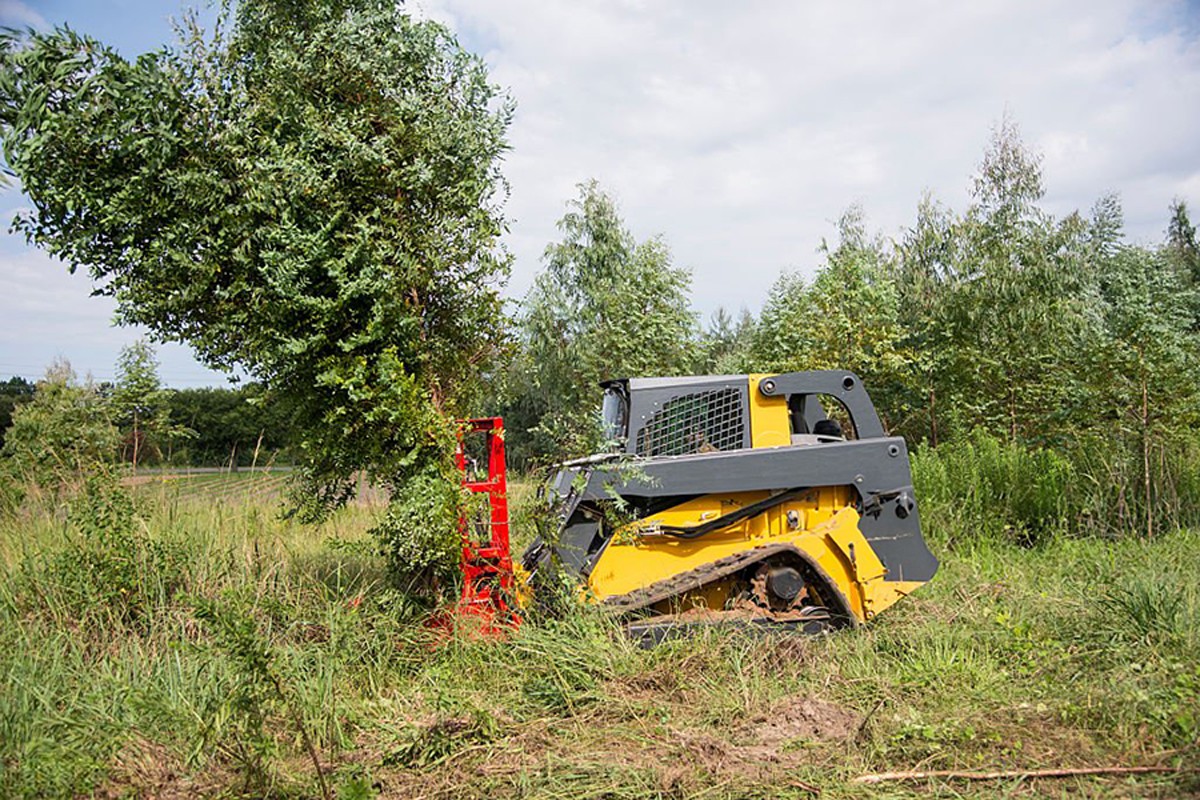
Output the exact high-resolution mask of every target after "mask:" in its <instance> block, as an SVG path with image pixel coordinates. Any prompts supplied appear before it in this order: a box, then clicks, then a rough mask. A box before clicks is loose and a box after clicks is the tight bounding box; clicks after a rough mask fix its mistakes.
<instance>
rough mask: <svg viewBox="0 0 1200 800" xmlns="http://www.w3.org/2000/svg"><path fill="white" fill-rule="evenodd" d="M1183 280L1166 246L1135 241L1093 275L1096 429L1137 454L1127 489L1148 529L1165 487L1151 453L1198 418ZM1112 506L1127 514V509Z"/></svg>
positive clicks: (1190, 293) (1197, 369) (1199, 357)
mask: <svg viewBox="0 0 1200 800" xmlns="http://www.w3.org/2000/svg"><path fill="white" fill-rule="evenodd" d="M1186 280H1187V278H1186V276H1184V275H1181V274H1180V273H1179V272H1178V271H1177V270H1176V269H1175V268H1174V265H1173V264H1172V263H1171V257H1170V253H1169V252H1168V253H1160V254H1156V253H1153V252H1151V251H1149V250H1146V249H1143V248H1138V247H1122V248H1120V250H1118V251H1116V252H1115V253H1114V254H1113V256H1112V257H1111V258H1110V259H1107V260H1106V261H1105V262H1104V264H1103V271H1102V272H1101V274H1100V275H1099V289H1100V292H1101V297H1102V300H1103V309H1104V320H1103V321H1104V328H1103V333H1102V335H1101V336H1100V337H1098V339H1097V341H1096V342H1095V346H1093V347H1091V348H1089V350H1088V358H1089V363H1090V365H1091V370H1090V373H1091V376H1092V377H1091V380H1090V386H1091V388H1092V398H1093V402H1094V404H1095V407H1096V408H1098V409H1102V410H1103V411H1102V413H1101V414H1100V415H1099V419H1098V420H1097V422H1096V429H1097V432H1098V433H1099V434H1100V435H1101V436H1102V437H1103V441H1104V442H1105V446H1106V447H1107V448H1109V449H1110V450H1112V449H1114V448H1117V447H1120V446H1121V445H1124V446H1125V448H1126V449H1127V450H1128V451H1129V452H1131V453H1135V454H1136V456H1135V457H1134V458H1135V463H1136V464H1137V471H1136V474H1138V476H1139V480H1138V481H1137V484H1136V486H1135V487H1132V488H1134V490H1135V493H1136V495H1140V496H1139V497H1138V500H1139V501H1140V502H1139V505H1140V507H1141V510H1142V519H1141V520H1140V527H1141V529H1142V530H1143V531H1144V532H1145V534H1146V535H1148V536H1149V535H1153V533H1154V531H1155V520H1156V517H1157V516H1158V515H1157V513H1156V511H1157V508H1158V507H1159V506H1161V505H1162V502H1163V501H1164V500H1165V498H1164V497H1162V496H1161V495H1162V494H1164V492H1166V491H1169V490H1170V488H1171V487H1170V486H1169V485H1168V484H1167V482H1166V481H1165V480H1164V481H1161V482H1160V481H1156V480H1155V478H1156V475H1155V469H1156V467H1157V465H1156V464H1155V463H1154V462H1155V461H1157V460H1158V459H1156V458H1154V455H1155V453H1156V452H1158V451H1160V450H1162V448H1163V447H1164V446H1165V445H1168V444H1170V443H1172V442H1173V441H1175V440H1178V439H1180V438H1181V437H1184V438H1186V436H1187V435H1188V434H1189V433H1190V432H1191V431H1193V430H1195V426H1196V425H1197V424H1198V423H1200V334H1197V333H1196V332H1195V331H1194V330H1193V328H1192V322H1193V318H1192V311H1193V309H1194V308H1195V307H1196V296H1195V295H1196V290H1195V289H1191V288H1189V287H1188V286H1187V285H1186ZM1164 477H1165V476H1164ZM1122 505H1125V506H1128V505H1130V504H1129V503H1124V504H1122ZM1114 510H1115V511H1117V512H1118V514H1120V515H1124V516H1127V517H1128V509H1127V508H1117V509H1114ZM1125 522H1126V524H1131V525H1138V523H1139V521H1138V520H1134V519H1128V518H1127V519H1126V520H1125Z"/></svg>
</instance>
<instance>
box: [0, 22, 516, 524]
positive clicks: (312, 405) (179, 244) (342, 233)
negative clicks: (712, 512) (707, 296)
mask: <svg viewBox="0 0 1200 800" xmlns="http://www.w3.org/2000/svg"><path fill="white" fill-rule="evenodd" d="M228 8H229V9H230V10H229V11H228V12H227V14H226V15H225V19H224V23H225V24H224V25H223V26H222V27H220V28H219V29H218V31H217V33H215V34H214V35H213V36H211V37H208V38H206V37H205V35H204V34H203V33H202V32H201V31H199V30H198V29H197V28H196V27H195V25H194V24H193V23H192V22H190V21H188V22H185V24H184V26H183V30H182V39H181V41H180V43H179V44H178V45H177V46H176V47H175V48H173V49H164V50H160V51H157V52H154V53H149V54H146V55H143V56H141V57H140V58H138V59H137V60H136V61H133V62H130V61H127V60H126V59H124V58H122V57H121V56H120V55H119V54H118V53H117V52H116V51H115V50H113V49H111V48H109V47H106V46H104V45H102V44H100V43H98V42H96V41H94V40H91V39H88V38H86V37H82V36H79V35H78V34H76V33H75V32H73V31H70V30H67V29H59V30H55V31H52V32H49V33H34V32H30V33H27V34H25V35H21V36H18V35H14V34H6V35H5V37H4V39H3V42H2V44H3V56H2V58H0V126H2V132H0V136H2V139H3V149H4V156H5V160H6V162H7V165H8V167H9V168H11V169H12V171H13V172H14V173H15V174H16V175H17V176H19V178H20V179H21V182H22V187H23V189H24V190H25V192H26V193H27V194H28V195H29V197H30V199H31V201H32V205H33V210H32V211H31V212H29V213H27V214H23V215H22V216H20V217H19V218H18V219H17V220H16V223H15V224H16V227H17V228H18V229H19V230H21V231H23V232H24V233H25V235H26V236H27V238H28V239H29V240H30V241H32V242H34V243H36V244H37V245H39V246H41V247H43V248H45V249H46V250H47V251H48V252H49V253H51V254H52V255H54V256H56V257H58V258H60V259H62V260H64V261H66V262H67V263H68V264H70V265H72V268H74V266H75V265H86V266H87V268H88V270H89V272H90V274H91V276H92V278H93V280H94V281H95V282H96V284H97V285H98V286H99V287H100V288H99V292H100V293H102V294H106V295H110V296H112V297H113V298H114V299H115V300H116V302H117V308H118V314H119V317H120V320H121V321H122V322H124V323H136V324H141V325H145V326H146V327H148V328H149V329H150V330H151V331H152V332H153V334H154V335H155V337H157V338H159V339H165V340H175V341H182V342H186V343H188V344H190V345H191V346H192V347H193V348H194V350H195V351H196V353H197V354H198V355H199V357H200V358H201V359H202V360H203V361H204V362H205V363H207V364H209V365H211V366H213V367H217V368H229V367H233V366H235V365H238V366H240V367H242V368H243V369H244V370H246V371H247V372H248V373H249V374H250V375H251V376H252V377H253V378H255V379H257V380H259V381H261V382H262V383H263V384H265V385H266V386H267V387H269V388H270V389H271V390H272V392H274V393H276V395H277V396H278V397H279V398H281V400H283V401H285V402H287V404H288V405H289V407H290V408H292V409H293V410H294V416H293V420H294V425H295V432H296V437H297V440H298V452H299V454H300V456H301V459H302V462H303V466H304V467H305V475H306V478H307V482H306V484H305V485H304V486H303V487H302V489H301V491H300V493H299V494H300V495H301V496H302V497H303V498H304V499H305V500H306V504H305V510H306V511H307V512H310V513H313V514H320V513H323V512H325V511H327V510H328V509H330V508H331V507H334V506H336V505H337V504H339V503H341V502H343V501H344V500H345V499H346V498H347V497H348V496H349V494H350V493H351V491H352V486H353V484H352V481H351V476H352V475H353V474H354V473H356V472H358V471H360V470H367V471H370V472H371V473H373V474H374V475H376V476H378V477H379V478H380V479H382V480H384V481H386V482H390V483H395V484H399V483H402V482H403V481H404V480H405V478H406V477H407V476H408V475H410V474H414V473H417V472H420V471H421V470H422V469H423V468H424V466H425V465H427V464H429V463H431V462H441V461H444V460H445V459H446V458H447V455H446V452H445V451H444V449H443V445H444V444H445V440H444V438H443V437H442V436H441V435H440V434H439V430H440V429H441V428H442V427H444V423H443V422H442V420H443V419H444V418H445V416H446V415H450V414H454V413H456V410H457V409H458V408H459V406H460V404H461V402H462V400H463V398H464V397H466V396H468V395H469V394H470V391H471V389H472V387H473V386H474V385H475V384H476V382H477V372H476V371H477V368H478V365H479V364H480V363H481V362H482V361H483V360H484V359H485V358H486V356H488V354H490V353H493V352H495V351H496V350H497V348H498V347H499V346H500V345H501V344H502V339H503V335H502V332H501V329H500V320H501V315H500V299H499V295H498V287H499V284H500V283H501V282H502V281H503V280H504V279H505V277H506V275H507V270H508V257H507V255H506V254H505V253H504V251H503V249H502V247H501V246H500V244H499V236H500V234H501V233H502V232H503V230H504V227H505V221H504V219H503V217H502V215H501V213H500V210H499V206H500V203H501V202H502V200H503V199H504V194H505V185H504V182H503V179H502V177H501V175H500V173H499V160H500V156H501V154H502V153H503V152H504V150H505V148H506V144H505V139H504V137H505V131H506V128H507V125H508V122H509V119H510V116H511V112H512V104H511V102H510V101H509V100H508V99H507V98H506V97H504V96H503V95H501V94H499V93H498V91H497V89H496V87H494V86H493V85H492V84H490V83H489V82H488V77H487V72H486V69H485V67H484V65H483V62H482V61H481V60H480V59H479V58H477V57H475V56H472V55H470V54H468V53H466V52H465V51H463V50H462V48H461V47H459V45H458V44H457V42H456V41H455V40H454V39H453V37H452V36H451V35H450V34H449V33H448V32H447V31H446V30H445V29H444V28H443V27H441V26H440V25H437V24H435V23H432V22H426V21H417V20H414V19H412V18H410V17H409V16H408V15H407V14H406V13H404V11H403V10H402V9H401V8H400V7H399V6H397V5H396V4H394V3H390V2H382V1H381V0H311V2H302V3H299V4H297V3H287V4H279V3H275V2H269V1H268V0H252V1H251V2H242V3H237V4H230V5H229V6H228Z"/></svg>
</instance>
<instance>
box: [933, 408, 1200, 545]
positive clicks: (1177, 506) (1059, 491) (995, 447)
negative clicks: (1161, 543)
mask: <svg viewBox="0 0 1200 800" xmlns="http://www.w3.org/2000/svg"><path fill="white" fill-rule="evenodd" d="M1152 455H1153V458H1152V459H1151V461H1150V486H1151V490H1150V493H1149V496H1147V494H1146V491H1145V488H1144V484H1145V482H1144V477H1145V476H1144V475H1143V467H1144V464H1143V461H1142V456H1141V453H1140V452H1136V453H1135V452H1133V451H1131V450H1129V449H1128V448H1126V447H1125V446H1123V445H1122V444H1121V443H1120V442H1119V441H1108V440H1102V439H1098V438H1094V437H1092V438H1085V439H1081V440H1079V441H1077V442H1074V443H1072V444H1070V445H1067V446H1063V447H1060V448H1058V449H1055V450H1049V449H1043V448H1038V447H1030V446H1026V445H1022V444H1018V443H1013V442H1010V441H1006V440H1003V439H999V438H997V437H994V436H992V435H990V434H988V433H985V432H982V431H977V432H975V433H974V434H973V435H971V436H970V437H968V438H966V439H962V440H958V441H953V442H949V443H945V444H942V445H940V446H938V447H937V448H936V449H935V448H931V447H919V448H917V450H916V452H915V453H914V454H913V460H912V466H913V480H914V483H915V484H916V492H917V497H918V499H919V500H920V502H921V514H922V519H923V521H925V523H926V527H930V528H931V529H932V530H933V531H934V533H935V535H941V536H943V537H945V541H946V542H948V543H950V542H958V543H966V542H970V541H974V540H978V539H997V538H999V539H1005V540H1007V541H1012V542H1016V543H1020V544H1027V545H1028V544H1034V543H1036V542H1038V541H1042V540H1044V539H1046V538H1048V537H1051V536H1055V535H1058V534H1067V535H1080V536H1106V537H1118V536H1129V535H1133V536H1137V535H1145V534H1147V533H1148V532H1149V533H1154V532H1163V531H1172V530H1178V529H1180V528H1187V527H1197V526H1200V440H1194V439H1188V438H1184V439H1179V440H1175V441H1171V442H1165V443H1160V444H1159V445H1157V446H1156V447H1155V448H1154V449H1153V452H1152ZM1148 520H1149V525H1148V524H1147V523H1148Z"/></svg>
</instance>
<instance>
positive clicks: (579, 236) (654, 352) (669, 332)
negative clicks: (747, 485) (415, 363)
mask: <svg viewBox="0 0 1200 800" xmlns="http://www.w3.org/2000/svg"><path fill="white" fill-rule="evenodd" d="M558 228H559V230H560V231H561V232H562V239H561V240H560V241H558V242H554V243H552V244H550V245H549V246H547V248H546V252H545V256H544V261H545V265H546V268H545V270H544V271H543V272H542V273H540V274H539V275H538V276H537V278H536V279H535V281H534V285H533V288H532V289H531V290H530V291H529V294H528V295H527V296H526V298H525V301H524V303H523V305H522V310H521V317H520V334H521V342H522V352H521V354H520V356H519V361H518V373H517V377H516V380H515V381H514V386H513V387H512V392H513V394H514V398H515V399H514V401H513V404H514V405H515V406H517V407H518V408H519V409H520V410H521V411H522V412H523V417H524V424H523V426H522V428H523V429H524V430H523V431H522V432H523V433H532V438H531V439H524V440H522V439H521V438H520V436H518V438H517V441H516V444H517V445H518V448H519V452H518V455H520V454H521V453H520V451H521V450H523V451H524V454H525V455H526V456H527V457H532V458H534V459H543V460H544V459H553V458H557V457H561V456H562V455H563V454H564V453H567V452H571V451H579V450H586V449H587V448H589V447H591V446H595V444H596V443H597V442H596V439H595V434H596V433H597V432H598V430H599V426H598V425H596V424H594V423H595V421H596V414H595V410H596V409H597V407H598V404H599V390H598V388H597V385H596V384H597V383H598V382H599V381H602V380H607V379H610V378H625V377H637V376H648V375H678V374H682V373H686V372H688V371H690V369H691V367H692V362H693V359H694V356H695V353H694V343H695V331H696V318H695V315H694V314H693V313H692V311H691V308H690V305H689V299H688V293H689V290H690V287H691V274H690V273H689V272H688V271H687V270H686V269H681V268H679V267H675V266H673V265H672V263H671V253H670V251H669V250H668V249H667V246H666V244H665V243H664V242H663V241H662V240H661V239H660V238H652V239H648V240H646V241H643V242H637V241H636V240H635V239H634V237H633V235H632V234H631V233H630V232H629V230H628V229H627V228H626V227H625V224H624V222H623V221H622V220H621V217H620V214H619V213H618V210H617V206H616V203H615V202H614V201H613V199H612V198H611V197H610V196H609V195H607V194H606V193H605V192H604V191H603V190H602V189H601V188H600V187H599V185H598V184H597V183H596V182H595V181H591V182H588V183H585V184H581V185H580V187H579V197H578V199H576V200H572V201H571V202H570V203H569V210H568V211H567V213H566V214H565V215H564V216H563V217H562V219H560V220H559V222H558Z"/></svg>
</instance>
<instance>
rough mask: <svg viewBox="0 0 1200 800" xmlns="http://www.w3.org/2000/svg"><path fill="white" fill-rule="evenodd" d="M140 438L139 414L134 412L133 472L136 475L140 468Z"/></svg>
mask: <svg viewBox="0 0 1200 800" xmlns="http://www.w3.org/2000/svg"><path fill="white" fill-rule="evenodd" d="M140 437H141V431H140V430H139V429H138V413H137V411H134V412H133V471H134V473H135V474H136V473H137V467H138V449H139V446H140V445H141V441H140Z"/></svg>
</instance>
